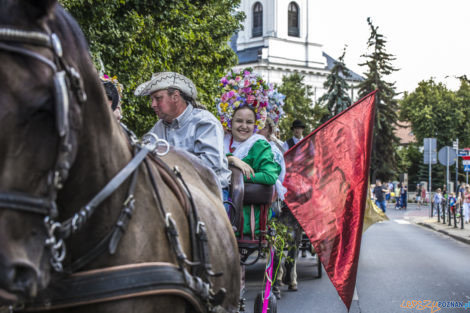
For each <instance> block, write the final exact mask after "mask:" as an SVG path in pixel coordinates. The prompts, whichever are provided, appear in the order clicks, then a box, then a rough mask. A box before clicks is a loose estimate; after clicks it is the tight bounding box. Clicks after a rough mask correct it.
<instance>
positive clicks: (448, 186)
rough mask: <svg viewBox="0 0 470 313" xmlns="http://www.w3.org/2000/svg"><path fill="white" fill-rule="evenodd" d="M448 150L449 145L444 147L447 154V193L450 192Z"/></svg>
mask: <svg viewBox="0 0 470 313" xmlns="http://www.w3.org/2000/svg"><path fill="white" fill-rule="evenodd" d="M449 150H450V147H449V146H447V148H446V154H447V162H446V186H447V187H446V188H447V194H449V192H450V184H449V176H450V175H449Z"/></svg>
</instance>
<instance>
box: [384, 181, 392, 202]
mask: <svg viewBox="0 0 470 313" xmlns="http://www.w3.org/2000/svg"><path fill="white" fill-rule="evenodd" d="M384 187H385V189H387V193H386V194H385V201H386V202H387V203H388V202H389V201H390V198H391V197H390V188H388V183H384Z"/></svg>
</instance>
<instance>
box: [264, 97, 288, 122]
mask: <svg viewBox="0 0 470 313" xmlns="http://www.w3.org/2000/svg"><path fill="white" fill-rule="evenodd" d="M268 97H269V103H268V107H267V108H266V110H267V112H268V117H270V118H271V119H272V120H273V122H274V124H276V125H277V123H278V122H279V119H280V118H281V117H283V116H284V110H283V109H282V107H283V106H284V99H285V98H286V96H285V95H284V94H282V93H280V92H279V91H278V90H277V88H276V89H271V90H270V91H269V94H268Z"/></svg>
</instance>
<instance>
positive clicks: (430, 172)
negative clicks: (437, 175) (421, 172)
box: [428, 149, 432, 203]
mask: <svg viewBox="0 0 470 313" xmlns="http://www.w3.org/2000/svg"><path fill="white" fill-rule="evenodd" d="M431 153H432V152H431V149H429V184H428V188H429V190H428V192H429V203H431V202H432V201H431V193H432V191H431V190H432V189H431V181H432V179H431V176H432V171H431V163H432V162H431V160H432V159H431Z"/></svg>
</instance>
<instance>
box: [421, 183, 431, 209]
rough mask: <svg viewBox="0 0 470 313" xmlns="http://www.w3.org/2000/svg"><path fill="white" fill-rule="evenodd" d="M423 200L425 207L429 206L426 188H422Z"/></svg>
mask: <svg viewBox="0 0 470 313" xmlns="http://www.w3.org/2000/svg"><path fill="white" fill-rule="evenodd" d="M421 200H422V201H423V203H424V205H428V202H429V199H428V197H427V195H426V188H424V186H422V187H421Z"/></svg>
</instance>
